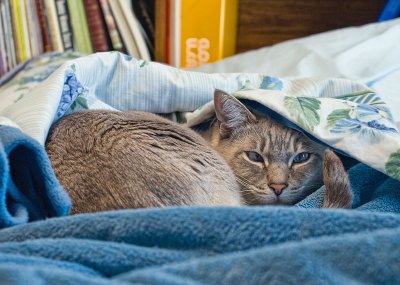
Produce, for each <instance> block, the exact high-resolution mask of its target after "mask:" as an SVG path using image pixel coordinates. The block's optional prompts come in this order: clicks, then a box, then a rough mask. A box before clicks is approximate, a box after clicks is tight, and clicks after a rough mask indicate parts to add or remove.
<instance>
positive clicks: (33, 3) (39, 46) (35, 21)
mask: <svg viewBox="0 0 400 285" xmlns="http://www.w3.org/2000/svg"><path fill="white" fill-rule="evenodd" d="M29 2H30V7H31V11H32V17H33V23H32V24H33V25H34V26H35V31H36V38H35V40H36V43H37V49H38V54H42V53H43V50H44V48H43V41H42V30H41V27H40V19H39V14H38V9H37V7H36V0H29Z"/></svg>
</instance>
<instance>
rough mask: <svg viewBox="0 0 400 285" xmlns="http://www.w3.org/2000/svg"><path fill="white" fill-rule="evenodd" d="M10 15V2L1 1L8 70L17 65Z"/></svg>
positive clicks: (6, 0)
mask: <svg viewBox="0 0 400 285" xmlns="http://www.w3.org/2000/svg"><path fill="white" fill-rule="evenodd" d="M10 13H11V12H10V3H9V0H1V18H2V21H3V27H4V37H5V43H6V56H7V70H11V69H12V68H13V67H14V66H16V65H17V58H16V54H15V48H14V36H13V30H12V22H11V14H10Z"/></svg>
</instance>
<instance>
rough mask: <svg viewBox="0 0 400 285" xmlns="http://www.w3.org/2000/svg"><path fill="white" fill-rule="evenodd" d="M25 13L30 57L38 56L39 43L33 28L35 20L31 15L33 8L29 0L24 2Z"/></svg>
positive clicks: (34, 27)
mask: <svg viewBox="0 0 400 285" xmlns="http://www.w3.org/2000/svg"><path fill="white" fill-rule="evenodd" d="M24 4H25V11H26V21H27V23H29V25H28V35H29V38H30V48H31V54H32V56H35V55H39V43H38V36H37V31H36V26H35V19H34V15H33V8H35V7H33V6H32V5H31V0H25V3H24Z"/></svg>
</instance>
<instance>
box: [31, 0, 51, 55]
mask: <svg viewBox="0 0 400 285" xmlns="http://www.w3.org/2000/svg"><path fill="white" fill-rule="evenodd" d="M35 1H36V7H37V12H38V16H39V23H40V31H41V33H42V41H43V49H44V51H45V52H48V51H51V49H52V47H51V42H50V33H49V29H48V24H47V19H46V16H45V7H44V2H43V0H35Z"/></svg>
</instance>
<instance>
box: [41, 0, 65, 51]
mask: <svg viewBox="0 0 400 285" xmlns="http://www.w3.org/2000/svg"><path fill="white" fill-rule="evenodd" d="M44 7H45V9H46V14H47V20H48V24H49V25H48V27H49V31H50V41H51V45H52V47H53V50H54V51H63V50H64V47H63V44H62V39H61V31H60V25H59V23H58V17H57V11H56V4H55V2H54V0H45V2H44Z"/></svg>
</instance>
